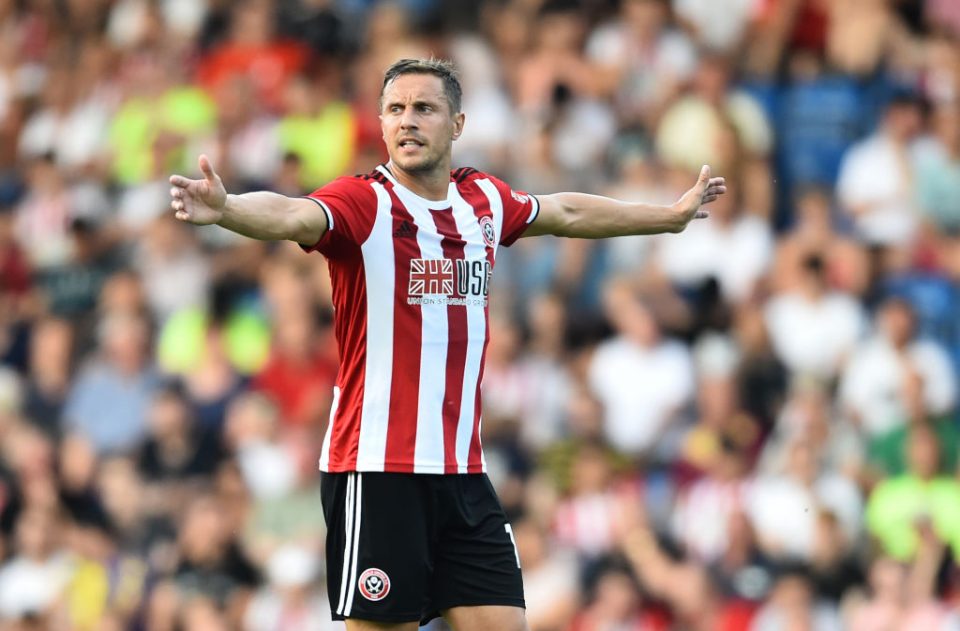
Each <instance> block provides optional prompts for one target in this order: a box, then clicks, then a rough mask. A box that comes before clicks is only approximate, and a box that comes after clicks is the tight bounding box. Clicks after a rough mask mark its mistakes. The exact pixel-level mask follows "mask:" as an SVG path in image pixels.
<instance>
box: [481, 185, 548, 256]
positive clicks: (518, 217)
mask: <svg viewBox="0 0 960 631" xmlns="http://www.w3.org/2000/svg"><path fill="white" fill-rule="evenodd" d="M490 181H491V182H493V184H494V185H495V186H496V187H497V191H499V193H500V199H501V200H502V202H503V227H502V228H501V230H500V245H505V246H510V245H513V242H514V241H516V240H517V239H519V238H520V237H521V235H523V233H524V232H525V231H526V229H527V227H528V226H529V225H530V224H531V223H533V221H534V220H535V219H536V218H537V215H538V214H539V213H540V202H539V201H537V198H536V197H534V196H533V195H531V194H530V193H525V192H523V191H515V190H513V189H512V188H510V185H509V184H507V183H506V182H503V181H502V180H498V179H497V178H495V177H490Z"/></svg>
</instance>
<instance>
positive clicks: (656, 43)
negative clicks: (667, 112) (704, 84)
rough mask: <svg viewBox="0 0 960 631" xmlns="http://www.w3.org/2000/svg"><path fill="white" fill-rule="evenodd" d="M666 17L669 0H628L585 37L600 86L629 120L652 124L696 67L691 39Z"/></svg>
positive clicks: (588, 55)
mask: <svg viewBox="0 0 960 631" xmlns="http://www.w3.org/2000/svg"><path fill="white" fill-rule="evenodd" d="M668 18H669V6H668V3H667V2H666V1H665V0H626V1H624V2H622V3H621V4H620V12H619V14H618V15H617V19H615V20H612V21H610V22H608V23H606V24H602V25H600V26H598V27H597V28H596V29H594V31H593V32H592V33H591V34H590V37H589V39H588V40H587V45H586V55H587V59H588V60H589V61H591V62H592V63H593V64H594V66H595V69H594V72H595V73H596V76H595V79H594V80H595V81H596V82H597V84H598V89H599V90H600V92H601V93H602V94H608V95H612V96H613V98H614V103H615V105H616V106H617V110H618V113H619V114H620V117H621V119H622V120H623V122H624V123H626V124H627V125H630V126H632V125H639V126H642V127H644V128H646V129H647V130H650V129H652V128H653V126H654V123H655V121H656V120H657V119H658V118H659V116H660V114H661V113H662V111H663V108H664V107H665V106H666V104H667V103H668V102H669V101H670V99H672V98H673V97H674V96H675V95H676V94H677V92H678V91H679V90H680V88H681V87H682V86H683V85H684V83H685V82H686V81H687V80H689V78H690V77H691V76H692V75H693V73H694V70H695V69H696V62H697V59H696V53H695V51H694V45H693V43H692V42H691V41H690V39H689V38H688V37H687V36H686V35H685V34H684V33H683V31H682V30H680V29H676V28H671V27H670V25H669V23H668Z"/></svg>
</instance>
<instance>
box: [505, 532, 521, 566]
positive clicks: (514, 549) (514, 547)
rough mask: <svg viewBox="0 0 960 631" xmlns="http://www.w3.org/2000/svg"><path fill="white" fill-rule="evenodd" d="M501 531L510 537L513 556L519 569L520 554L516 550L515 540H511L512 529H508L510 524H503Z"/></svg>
mask: <svg viewBox="0 0 960 631" xmlns="http://www.w3.org/2000/svg"><path fill="white" fill-rule="evenodd" d="M503 529H504V530H506V531H507V534H508V535H510V543H512V544H513V556H515V557H517V567H520V552H519V550H517V540H516V539H514V538H513V528H511V527H510V524H504V525H503Z"/></svg>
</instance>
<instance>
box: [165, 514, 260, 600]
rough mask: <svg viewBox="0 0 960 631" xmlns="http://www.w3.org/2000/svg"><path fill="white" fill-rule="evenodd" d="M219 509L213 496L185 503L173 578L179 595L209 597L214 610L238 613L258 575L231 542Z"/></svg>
mask: <svg viewBox="0 0 960 631" xmlns="http://www.w3.org/2000/svg"><path fill="white" fill-rule="evenodd" d="M222 508H223V507H222V506H221V504H220V502H219V501H218V500H217V498H215V497H212V496H199V497H196V498H194V499H193V500H192V501H191V502H190V505H189V506H187V508H186V511H185V512H184V513H183V521H182V524H181V528H180V537H179V540H178V543H179V550H178V552H179V557H180V560H179V563H178V564H177V568H176V570H175V572H174V577H173V580H174V584H175V585H176V589H177V591H178V593H179V597H180V598H182V599H184V600H186V601H191V600H192V599H194V598H198V599H201V600H202V599H209V601H210V602H211V604H213V605H214V606H215V607H216V608H217V609H221V610H225V609H229V610H231V611H233V612H234V613H235V614H238V613H239V612H241V611H242V610H243V604H244V602H245V601H246V600H247V598H248V597H249V596H250V595H251V593H252V590H253V587H254V586H255V585H256V584H257V581H258V580H259V577H258V573H257V570H256V568H255V567H253V566H252V565H251V564H250V562H249V561H248V560H247V558H246V557H245V555H244V554H243V552H242V551H241V550H240V549H239V548H238V547H237V545H236V544H235V543H234V542H233V540H232V538H231V533H230V531H229V529H228V528H229V526H228V523H227V519H226V516H225V515H224V514H223V512H222Z"/></svg>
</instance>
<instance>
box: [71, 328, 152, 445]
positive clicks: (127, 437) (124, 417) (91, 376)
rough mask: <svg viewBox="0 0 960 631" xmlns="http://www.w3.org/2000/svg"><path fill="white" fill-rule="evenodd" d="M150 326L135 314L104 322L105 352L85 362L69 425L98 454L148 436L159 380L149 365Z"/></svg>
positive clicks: (73, 392)
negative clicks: (149, 410)
mask: <svg viewBox="0 0 960 631" xmlns="http://www.w3.org/2000/svg"><path fill="white" fill-rule="evenodd" d="M148 336H149V330H148V328H147V324H146V322H144V321H143V320H142V319H141V318H139V317H137V316H135V315H130V314H110V315H107V316H106V317H105V318H104V320H103V321H102V322H101V323H100V328H99V349H100V356H99V357H97V358H96V359H94V360H92V361H91V362H90V363H88V364H87V365H86V366H84V367H83V368H82V369H81V370H80V373H79V374H78V376H77V380H76V382H75V383H74V384H73V387H72V388H71V389H70V394H69V395H68V396H67V402H66V404H65V406H64V410H63V419H64V423H65V429H66V431H68V432H77V433H78V434H80V435H81V436H83V437H85V438H87V439H88V440H89V441H91V443H92V444H93V446H94V448H95V449H96V451H97V453H99V454H106V453H109V452H113V451H122V450H128V449H131V448H132V447H134V446H136V444H137V443H138V442H139V441H140V440H141V439H142V438H143V437H144V436H145V435H146V432H147V406H148V404H149V401H150V397H151V395H152V392H153V388H155V387H156V385H157V381H156V380H157V377H156V374H155V373H154V371H153V369H152V368H151V367H150V365H149V354H148V351H149V348H148V344H149V338H148Z"/></svg>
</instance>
